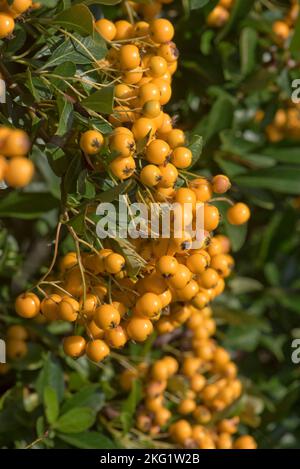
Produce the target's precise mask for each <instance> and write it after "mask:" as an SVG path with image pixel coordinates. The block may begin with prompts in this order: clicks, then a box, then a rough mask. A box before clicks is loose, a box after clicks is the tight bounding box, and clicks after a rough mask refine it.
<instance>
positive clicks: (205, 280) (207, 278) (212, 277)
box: [200, 267, 219, 289]
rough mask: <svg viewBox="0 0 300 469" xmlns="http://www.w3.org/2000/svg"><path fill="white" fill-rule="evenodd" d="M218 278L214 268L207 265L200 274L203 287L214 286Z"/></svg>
mask: <svg viewBox="0 0 300 469" xmlns="http://www.w3.org/2000/svg"><path fill="white" fill-rule="evenodd" d="M218 280H219V274H218V272H217V271H216V270H214V269H212V268H211V267H209V268H208V269H206V270H205V271H204V272H203V273H202V274H201V275H200V284H201V286H202V287H203V288H207V289H208V288H214V287H215V286H216V285H217V283H218Z"/></svg>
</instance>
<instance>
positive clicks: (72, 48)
mask: <svg viewBox="0 0 300 469" xmlns="http://www.w3.org/2000/svg"><path fill="white" fill-rule="evenodd" d="M106 52H107V48H106V45H105V42H104V40H103V39H102V38H101V36H100V35H96V36H95V37H94V38H92V37H90V36H88V37H82V36H79V35H78V34H74V38H73V39H70V38H67V39H64V40H63V41H61V42H60V43H59V44H58V45H57V46H56V47H55V48H54V50H53V51H52V52H51V57H50V59H49V60H48V62H46V63H45V65H44V66H43V67H41V69H44V68H47V69H48V68H49V67H56V66H58V65H61V64H64V63H65V62H73V63H75V64H76V65H88V64H91V62H93V60H94V59H95V60H100V59H103V57H104V56H105V55H106Z"/></svg>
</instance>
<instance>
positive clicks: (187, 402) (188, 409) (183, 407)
mask: <svg viewBox="0 0 300 469" xmlns="http://www.w3.org/2000/svg"><path fill="white" fill-rule="evenodd" d="M196 405H197V404H196V401H195V400H194V399H182V401H180V403H179V405H178V407H177V410H178V412H179V414H181V415H188V414H191V413H192V412H194V410H195V409H196Z"/></svg>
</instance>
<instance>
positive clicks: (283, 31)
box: [272, 21, 290, 42]
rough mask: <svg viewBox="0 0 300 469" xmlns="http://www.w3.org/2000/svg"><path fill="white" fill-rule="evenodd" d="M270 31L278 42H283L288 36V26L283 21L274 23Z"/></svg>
mask: <svg viewBox="0 0 300 469" xmlns="http://www.w3.org/2000/svg"><path fill="white" fill-rule="evenodd" d="M272 31H273V33H274V34H275V35H276V36H277V38H278V39H279V41H280V42H281V41H285V40H286V39H287V38H288V37H289V35H290V28H289V25H288V24H286V23H285V22H284V21H275V22H274V23H273V26H272Z"/></svg>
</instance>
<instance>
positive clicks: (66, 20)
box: [52, 4, 94, 36]
mask: <svg viewBox="0 0 300 469" xmlns="http://www.w3.org/2000/svg"><path fill="white" fill-rule="evenodd" d="M52 24H59V25H60V26H62V27H63V28H65V29H67V30H70V31H76V32H77V33H79V34H81V35H83V36H89V35H93V32H94V25H93V16H92V13H91V12H90V10H89V9H88V7H87V6H85V5H83V4H80V5H74V6H72V7H71V8H69V9H68V10H64V11H62V12H61V13H59V14H58V15H56V16H55V17H54V18H53V20H52Z"/></svg>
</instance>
